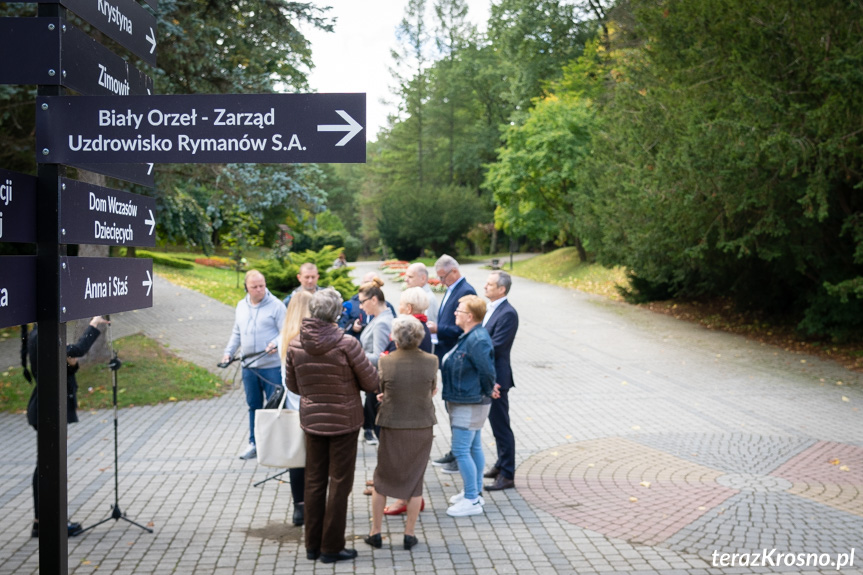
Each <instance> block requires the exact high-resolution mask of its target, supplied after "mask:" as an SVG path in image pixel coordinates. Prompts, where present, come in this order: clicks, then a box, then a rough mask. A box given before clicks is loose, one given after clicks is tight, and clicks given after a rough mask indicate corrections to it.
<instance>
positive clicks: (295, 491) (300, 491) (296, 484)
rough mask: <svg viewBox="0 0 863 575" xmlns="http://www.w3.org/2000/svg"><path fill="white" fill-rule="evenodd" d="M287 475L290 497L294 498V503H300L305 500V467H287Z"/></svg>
mask: <svg viewBox="0 0 863 575" xmlns="http://www.w3.org/2000/svg"><path fill="white" fill-rule="evenodd" d="M288 477H290V478H291V497H293V499H294V505H296V504H297V503H302V502H303V501H305V500H306V468H305V467H294V468H293V469H289V470H288Z"/></svg>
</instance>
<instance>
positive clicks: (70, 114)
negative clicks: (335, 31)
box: [36, 94, 366, 164]
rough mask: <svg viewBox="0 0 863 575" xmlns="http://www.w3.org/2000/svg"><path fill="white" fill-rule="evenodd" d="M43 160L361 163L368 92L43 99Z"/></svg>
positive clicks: (39, 142)
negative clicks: (366, 93)
mask: <svg viewBox="0 0 863 575" xmlns="http://www.w3.org/2000/svg"><path fill="white" fill-rule="evenodd" d="M36 104H37V115H36V149H37V153H36V156H37V160H38V161H39V162H44V163H56V164H68V163H80V162H83V163H114V162H142V161H143V162H155V163H178V164H206V163H228V162H236V163H246V162H247V163H275V164H281V163H307V162H312V163H315V162H317V163H361V162H365V159H366V139H365V137H364V134H363V135H361V132H362V131H363V130H364V127H365V120H366V95H365V94H228V95H221V94H207V95H203V94H202V95H191V96H186V95H179V96H149V97H143V96H129V97H123V98H117V97H112V96H99V97H93V98H74V97H68V96H56V97H39V98H37V102H36Z"/></svg>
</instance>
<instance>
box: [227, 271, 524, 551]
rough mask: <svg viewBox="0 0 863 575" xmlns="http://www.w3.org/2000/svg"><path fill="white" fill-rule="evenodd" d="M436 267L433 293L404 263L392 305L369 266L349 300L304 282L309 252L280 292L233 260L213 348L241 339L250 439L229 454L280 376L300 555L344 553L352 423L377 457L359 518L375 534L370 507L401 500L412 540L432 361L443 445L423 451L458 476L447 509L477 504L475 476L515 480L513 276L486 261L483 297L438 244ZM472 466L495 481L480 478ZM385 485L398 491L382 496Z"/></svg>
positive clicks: (420, 504)
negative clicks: (234, 280)
mask: <svg viewBox="0 0 863 575" xmlns="http://www.w3.org/2000/svg"><path fill="white" fill-rule="evenodd" d="M435 273H436V274H437V276H438V278H440V280H441V283H442V284H443V285H445V286H446V287H447V291H446V293H445V294H444V296H443V300H442V301H441V303H440V304H439V305H438V302H437V298H436V296H435V295H434V293H433V292H432V291H431V289H430V286H429V285H428V270H427V269H426V267H425V265H423V264H421V263H415V264H412V265H411V266H410V267H409V268H408V270H407V272H406V273H405V280H406V289H405V290H404V291H403V292H402V294H401V297H400V300H399V303H398V306H397V310H396V309H394V308H393V306H392V305H390V304H389V303H388V302H387V301H386V299H385V297H384V293H383V290H382V289H381V288H382V286H383V281H382V280H381V279H380V278H379V277H377V275H376V274H374V273H373V272H372V273H371V274H368V275H367V276H366V277H364V278H363V282H362V283H361V285H360V287H359V290H358V293H357V295H356V296H354V298H352V299H351V300H350V301H348V302H343V301H342V298H341V296H340V295H339V293H338V292H337V291H335V290H334V289H333V288H321V287H320V286H318V285H317V281H318V278H319V274H318V271H317V268H316V267H315V266H314V264H310V263H307V264H303V266H302V267H301V268H300V273H299V274H298V276H297V277H298V279H299V280H300V286H299V287H298V288H297V290H295V291H294V292H293V293H292V294H290V295H289V296H288V297H287V298H286V299H285V300H284V302H280V301H279V300H278V299H277V298H275V297H274V296H272V294H270V292H269V291H267V289H266V281H265V279H264V277H263V275H261V274H260V273H259V272H257V271H250V272H248V273H247V274H246V278H245V286H246V291H247V292H248V293H247V296H246V297H245V298H244V299H243V300H242V301H240V302H239V303H238V305H237V311H236V320H235V323H234V328H233V331H232V335H231V338H230V340H229V342H228V345H227V347H226V349H225V356H224V358H223V361H229V360H230V359H231V358H232V357H233V356H234V354H235V353H236V352H237V350H238V349H239V350H241V354H242V361H243V385H244V389H245V391H246V400H247V404H248V407H249V428H250V432H249V436H250V437H249V439H250V443H249V446H248V447H247V448H246V449H245V450H244V452H243V453H242V454H241V456H240V457H241V458H243V459H251V458H254V457H255V455H256V447H255V437H254V417H255V413H254V412H255V410H256V409H260V408H261V407H263V404H264V401H265V398H267V397H269V395H270V394H271V393H272V392H273V391H275V389H276V387H277V386H279V385H284V387H285V388H286V393H287V394H288V396H287V398H286V407H288V408H290V409H297V410H299V414H300V425H301V428H302V430H303V431H304V435H305V443H306V466H305V468H303V469H292V470H290V478H291V491H292V495H293V498H294V503H295V505H294V516H293V521H294V523H295V524H296V525H303V524H304V525H305V546H306V553H307V557H308V558H309V559H310V560H318V559H319V560H321V561H322V562H324V563H333V562H336V561H342V560H347V559H353V558H354V557H356V555H357V552H356V550H354V549H346V547H345V527H346V522H347V500H348V497H349V495H350V492H351V489H352V486H353V478H354V470H355V465H356V456H357V449H358V448H357V443H358V442H357V436H358V433H359V431H360V429H361V428H362V429H363V430H364V431H363V439H364V441H365V442H366V443H368V444H379V447H378V450H377V467H376V469H375V472H374V476H373V479H372V480H371V481H369V482H367V485H368V489H367V493H368V494H370V495H371V496H372V526H371V530H370V532H369V535H368V536H367V537H365V542H366V543H367V544H369V545H371V546H373V547H376V548H380V547H381V546H382V544H383V542H382V534H381V532H382V523H383V515H385V514H389V515H398V514H406V521H405V530H404V538H403V546H404V548H405V549H411V548H412V547H413V546H414V545H416V544H417V543H418V539H417V537H416V534H415V525H416V522H417V519H418V516H419V513H420V511H421V510H422V509H423V508H424V507H425V501H424V499H423V476H424V474H425V470H426V467H427V464H428V461H429V457H430V455H431V449H432V440H433V427H434V425H435V424H436V423H437V419H436V415H435V407H434V404H433V397H434V395H435V394H436V393H437V391H438V371H440V374H441V380H440V381H441V382H442V385H441V396H442V399H443V400H444V402H445V405H446V409H447V413H448V415H449V421H450V427H451V429H452V449H451V452H450V453H448V454H447V455H446V456H444V457H443V458H441V459H439V460H436V461H435V462H434V463H435V464H443V465H447V466H448V467H447V469H449V470H450V471H453V470H456V471H454V472H458V473H460V474H461V476H462V479H463V484H464V489H463V490H462V491H461V492H460V493H459V494H457V495H454V496H453V497H451V498H450V506H449V507H448V508H447V514H448V515H450V516H453V517H462V516H469V515H477V514H481V513H483V505H484V504H485V501H484V500H483V498H482V496H481V495H480V494H481V492H482V490H483V488H485V489H486V490H491V491H493V490H499V489H509V488H512V487H514V472H515V442H514V438H513V433H512V430H511V428H510V424H509V409H508V408H509V404H508V392H509V390H510V388H511V387H512V386H513V381H512V370H511V367H510V365H509V364H510V361H509V356H510V349H511V347H512V343H513V340H514V338H515V334H516V331H517V329H518V314H517V313H516V311H515V309H514V308H513V307H512V306H511V305H510V304H509V302H508V301H507V294H508V293H509V289H510V287H511V285H512V280H511V278H510V276H509V275H508V274H506V273H505V272H502V271H494V272H492V273H491V274H490V275H489V278H488V281H487V282H486V285H485V296H486V298H487V299H488V303H486V301H485V300H484V299H482V298H480V297H478V296H477V295H476V291H475V290H474V289H473V287H472V286H470V284H469V283H468V282H467V280H466V279H465V278H464V277H462V275H461V272H460V270H459V265H458V262H457V261H456V260H455V259H454V258H452V257H450V256H446V255H445V256H442V257H441V258H439V259H438V260H437V262H436V263H435ZM285 305H287V308H286V307H285ZM360 392H364V393H365V401H364V402H363V401H362V400H361V398H360ZM486 419H488V420H490V423H491V427H492V431H493V433H494V435H495V440H496V445H497V452H498V453H497V455H498V457H497V460H496V461H495V464H494V465H493V466H492V467H491V468H490V469H489V470H488V471H487V472H485V473H484V471H485V457H484V453H483V447H482V439H481V430H482V427H483V425H484V424H485V421H486ZM483 475H485V477H490V478H493V479H494V482H493V483H492V484H490V485H486V486H485V487H483V482H482V480H483ZM387 497H391V498H394V499H396V500H397V502H396V503H395V504H393V505H390V506H389V507H388V506H387V505H386V500H387Z"/></svg>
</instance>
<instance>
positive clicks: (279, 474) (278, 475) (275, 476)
mask: <svg viewBox="0 0 863 575" xmlns="http://www.w3.org/2000/svg"><path fill="white" fill-rule="evenodd" d="M288 471H290V470H289V469H285V470H284V471H282V472H280V473H276V474H275V475H273V476H270V477H267V478H266V479H262V480H260V481H258V482H257V483H255V484H254V485H252V487H257V486H258V485H261V484H262V483H266V482H267V481H269V480H270V479H277V478H279V477H281V476H282V475H284V474H285V473H287V472H288Z"/></svg>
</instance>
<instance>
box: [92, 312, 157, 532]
mask: <svg viewBox="0 0 863 575" xmlns="http://www.w3.org/2000/svg"><path fill="white" fill-rule="evenodd" d="M108 329H109V330H110V329H111V324H108ZM111 351H112V352H113V353H114V357H112V358H111V361H109V362H108V367H109V368H110V369H111V379H112V380H113V381H112V383H113V390H112V391H113V401H114V505H112V506H111V516H110V517H106V518H105V519H103V520H102V521H99V522H98V523H95V524H93V525H91V526H89V527H86V528H84V529H82V530H81V531H80V533H79V535H80V534H81V533H84V532H85V531H89V530H90V529H93V528H94V527H98V526H99V525H102V524H103V523H106V522H108V521H110V520H111V519H113V520H114V521H115V522H116V521H117V520H118V519H122V520H123V521H126V522H127V523H131V524H132V525H134V526H135V527H140V528H141V529H143V530H144V531H146V532H148V533H152V532H153V530H152V529H150V528H149V527H144V526H143V525H140V524H138V523H135V522H134V521H132V520H131V519H129V518H128V517H126V514H125V513H123V512H122V511H120V503H119V501H120V467H119V463H118V451H119V449H118V441H117V370H119V369H120V367H121V366H122V365H123V364H122V362H120V360H119V358H117V351H116V350H115V349H114V340H113V338H111Z"/></svg>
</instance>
